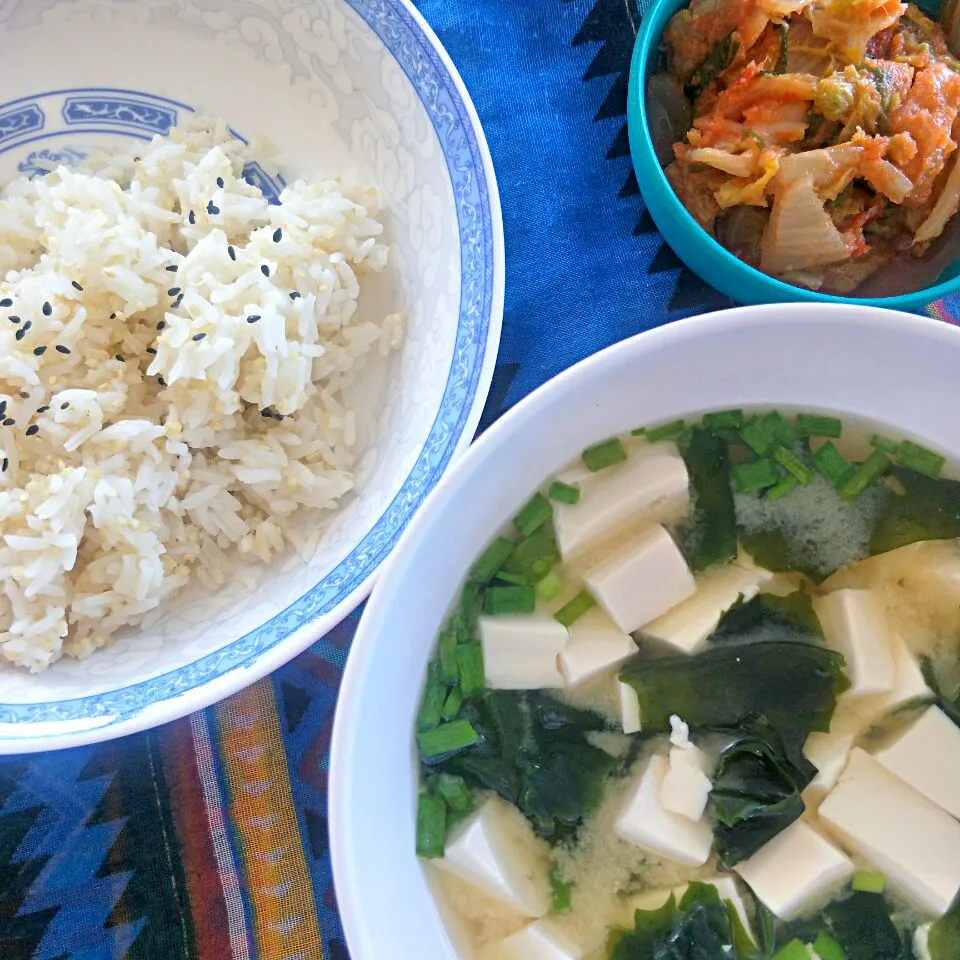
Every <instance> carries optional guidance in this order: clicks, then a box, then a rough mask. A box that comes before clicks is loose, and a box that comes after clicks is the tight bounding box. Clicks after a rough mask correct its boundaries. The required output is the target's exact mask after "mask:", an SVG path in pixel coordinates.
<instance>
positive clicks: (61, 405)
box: [60, 400, 70, 410]
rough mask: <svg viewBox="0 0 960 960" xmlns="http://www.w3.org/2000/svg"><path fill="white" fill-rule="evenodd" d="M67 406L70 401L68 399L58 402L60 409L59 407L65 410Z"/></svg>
mask: <svg viewBox="0 0 960 960" xmlns="http://www.w3.org/2000/svg"><path fill="white" fill-rule="evenodd" d="M69 406H70V401H69V400H64V401H63V403H61V404H60V409H61V410H66V409H67V408H68V407H69Z"/></svg>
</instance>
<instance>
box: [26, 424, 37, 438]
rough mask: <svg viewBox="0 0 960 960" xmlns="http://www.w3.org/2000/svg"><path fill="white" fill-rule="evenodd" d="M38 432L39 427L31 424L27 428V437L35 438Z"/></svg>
mask: <svg viewBox="0 0 960 960" xmlns="http://www.w3.org/2000/svg"><path fill="white" fill-rule="evenodd" d="M39 432H40V427H39V425H38V424H36V423H31V424H30V426H29V427H27V436H28V437H35V436H36V435H37V434H38V433H39Z"/></svg>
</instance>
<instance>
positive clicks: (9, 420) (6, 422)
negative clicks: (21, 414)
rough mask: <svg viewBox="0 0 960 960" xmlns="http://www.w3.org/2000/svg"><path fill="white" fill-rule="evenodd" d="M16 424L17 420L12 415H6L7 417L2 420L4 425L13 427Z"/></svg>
mask: <svg viewBox="0 0 960 960" xmlns="http://www.w3.org/2000/svg"><path fill="white" fill-rule="evenodd" d="M16 424H17V421H16V420H14V419H13V417H7V419H6V420H4V421H3V425H4V426H5V427H14V426H16Z"/></svg>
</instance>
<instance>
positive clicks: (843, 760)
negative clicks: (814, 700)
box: [803, 697, 863, 807]
mask: <svg viewBox="0 0 960 960" xmlns="http://www.w3.org/2000/svg"><path fill="white" fill-rule="evenodd" d="M843 706H844V697H841V698H840V702H839V703H838V705H837V710H836V712H835V713H834V715H833V719H832V720H831V721H830V730H829V732H827V733H820V732H818V731H814V732H813V733H811V734H810V736H808V737H807V742H806V743H805V744H804V745H803V755H804V756H805V757H806V758H807V759H808V760H809V761H810V762H811V763H812V764H813V765H814V766H815V767H816V768H817V775H816V776H815V777H814V778H813V780H811V781H810V783H809V784H808V785H807V787H806V789H805V790H804V791H803V800H804V803H806V805H807V806H808V807H811V806H816V805H817V804H819V803H820V802H821V801H822V800H823V798H824V797H825V796H826V795H827V794H828V793H829V792H830V791H831V790H832V789H833V788H834V786H835V785H836V783H837V781H838V780H839V779H840V774H841V773H843V768H844V767H846V765H847V761H848V760H849V759H850V751H851V750H853V745H854V743H855V742H856V740H857V737H858V736H859V735H860V732H861V731H862V729H863V721H862V720H861V718H860V717H859V716H857V715H856V714H855V713H850V712H847V711H844V710H843Z"/></svg>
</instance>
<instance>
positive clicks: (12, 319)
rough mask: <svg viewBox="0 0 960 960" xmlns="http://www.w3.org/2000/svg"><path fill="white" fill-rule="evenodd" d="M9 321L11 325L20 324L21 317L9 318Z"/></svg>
mask: <svg viewBox="0 0 960 960" xmlns="http://www.w3.org/2000/svg"><path fill="white" fill-rule="evenodd" d="M7 319H8V320H9V321H10V322H11V323H19V322H20V318H19V317H7Z"/></svg>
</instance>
